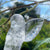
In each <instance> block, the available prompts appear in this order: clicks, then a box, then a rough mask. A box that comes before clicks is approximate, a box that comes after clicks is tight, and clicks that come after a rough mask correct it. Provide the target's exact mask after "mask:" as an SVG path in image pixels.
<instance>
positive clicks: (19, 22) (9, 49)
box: [4, 14, 25, 50]
mask: <svg viewBox="0 0 50 50" xmlns="http://www.w3.org/2000/svg"><path fill="white" fill-rule="evenodd" d="M10 21H11V28H10V29H9V31H8V33H7V36H6V41H5V46H4V50H20V49H21V45H22V43H23V41H24V40H25V26H24V25H25V21H24V18H23V16H22V15H20V14H14V15H13V16H12V17H11V19H10ZM23 26H24V27H23Z"/></svg>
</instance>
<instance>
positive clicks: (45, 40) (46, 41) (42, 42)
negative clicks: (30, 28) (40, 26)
mask: <svg viewBox="0 0 50 50" xmlns="http://www.w3.org/2000/svg"><path fill="white" fill-rule="evenodd" d="M44 43H50V38H46V39H44V40H41V41H37V45H36V46H35V48H34V49H33V50H36V49H37V48H38V47H39V46H41V45H42V44H44Z"/></svg>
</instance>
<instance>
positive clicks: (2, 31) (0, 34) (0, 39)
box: [0, 18, 10, 50]
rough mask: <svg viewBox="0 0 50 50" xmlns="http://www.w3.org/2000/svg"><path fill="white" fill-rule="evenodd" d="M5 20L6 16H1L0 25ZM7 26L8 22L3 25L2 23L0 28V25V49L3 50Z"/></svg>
mask: <svg viewBox="0 0 50 50" xmlns="http://www.w3.org/2000/svg"><path fill="white" fill-rule="evenodd" d="M6 20H7V18H2V19H1V20H0V25H2V24H3V23H4V22H5V21H6ZM7 26H8V27H7ZM9 27H10V26H9V24H8V23H7V24H6V25H5V26H4V25H3V26H2V28H1V27H0V50H3V47H4V43H5V38H6V34H7V32H8V29H9Z"/></svg>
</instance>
